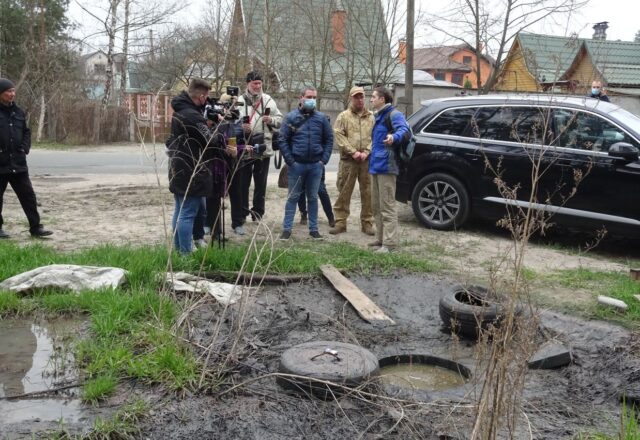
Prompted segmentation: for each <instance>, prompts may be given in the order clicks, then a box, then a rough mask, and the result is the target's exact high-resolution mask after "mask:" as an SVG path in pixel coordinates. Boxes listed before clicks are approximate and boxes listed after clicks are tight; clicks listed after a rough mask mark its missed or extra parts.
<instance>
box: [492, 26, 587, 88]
mask: <svg viewBox="0 0 640 440" xmlns="http://www.w3.org/2000/svg"><path fill="white" fill-rule="evenodd" d="M583 41H584V40H582V39H580V38H577V37H556V36H552V35H539V34H530V33H524V32H521V33H519V34H518V35H517V36H516V38H515V40H514V43H513V44H512V45H511V48H510V49H509V53H508V55H507V57H506V60H505V63H504V65H503V67H502V69H501V71H500V74H499V75H498V82H497V85H496V89H497V90H501V91H514V92H541V91H544V90H547V89H549V88H550V87H552V86H553V85H557V84H558V82H559V81H560V80H561V78H563V75H564V74H565V72H566V71H567V69H568V68H569V67H570V66H571V64H572V63H573V61H574V60H575V58H576V55H577V54H578V52H579V50H580V48H581V47H582V44H583Z"/></svg>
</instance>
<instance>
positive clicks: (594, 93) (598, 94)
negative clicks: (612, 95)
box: [589, 80, 611, 102]
mask: <svg viewBox="0 0 640 440" xmlns="http://www.w3.org/2000/svg"><path fill="white" fill-rule="evenodd" d="M589 98H595V99H599V100H600V101H604V102H611V101H609V97H608V96H607V95H605V94H604V89H603V87H602V81H598V80H594V81H593V82H592V83H591V94H590V95H589Z"/></svg>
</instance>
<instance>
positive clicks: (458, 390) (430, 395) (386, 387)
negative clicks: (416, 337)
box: [376, 354, 472, 401]
mask: <svg viewBox="0 0 640 440" xmlns="http://www.w3.org/2000/svg"><path fill="white" fill-rule="evenodd" d="M379 362H380V370H379V372H378V377H377V378H376V381H377V383H378V384H379V387H380V390H381V391H382V392H383V393H384V394H386V395H388V396H392V397H399V398H403V399H415V400H421V401H430V400H433V399H435V398H456V397H458V398H462V397H463V396H464V395H465V394H466V393H467V389H468V384H469V382H468V381H469V379H470V378H471V376H472V374H471V370H470V369H469V368H468V367H466V366H465V365H463V364H461V363H458V362H455V361H452V360H450V359H445V358H441V357H437V356H432V355H428V354H398V355H394V356H388V357H384V358H381V359H380V361H379Z"/></svg>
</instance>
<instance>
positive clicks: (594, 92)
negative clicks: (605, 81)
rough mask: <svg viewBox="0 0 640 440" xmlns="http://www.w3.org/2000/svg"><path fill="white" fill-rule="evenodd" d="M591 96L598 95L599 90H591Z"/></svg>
mask: <svg viewBox="0 0 640 440" xmlns="http://www.w3.org/2000/svg"><path fill="white" fill-rule="evenodd" d="M591 94H592V95H599V94H600V89H596V88H592V89H591Z"/></svg>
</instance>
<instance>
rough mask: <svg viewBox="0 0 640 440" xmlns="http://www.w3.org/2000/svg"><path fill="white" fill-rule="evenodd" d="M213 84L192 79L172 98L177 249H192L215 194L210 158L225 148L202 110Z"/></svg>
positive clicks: (171, 176) (171, 159) (169, 150)
mask: <svg viewBox="0 0 640 440" xmlns="http://www.w3.org/2000/svg"><path fill="white" fill-rule="evenodd" d="M209 90H211V86H210V85H209V83H207V82H206V81H204V80H201V79H194V80H191V83H190V84H189V88H188V90H185V91H183V92H182V93H180V94H179V95H178V96H176V97H175V98H173V99H172V100H171V107H172V108H173V112H174V113H173V117H172V118H171V134H170V137H169V139H168V141H167V144H166V145H167V155H168V156H169V191H171V192H172V193H173V195H174V199H175V209H174V213H173V218H172V222H171V225H172V230H173V241H174V246H175V249H177V250H178V251H179V252H180V253H182V254H188V253H190V252H192V250H193V247H192V234H193V230H194V227H193V226H194V221H195V218H196V216H197V215H198V212H199V211H200V212H204V211H203V209H204V203H205V202H204V200H205V198H206V197H208V196H210V195H211V194H212V189H213V178H212V174H211V169H210V166H209V162H210V161H211V160H212V158H213V157H215V155H216V153H217V152H216V150H218V151H219V152H221V151H222V148H224V138H223V137H222V136H215V135H214V132H213V131H212V130H211V126H212V123H211V122H207V119H206V118H205V116H204V113H203V110H204V107H205V105H206V104H207V98H208V95H209Z"/></svg>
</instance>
